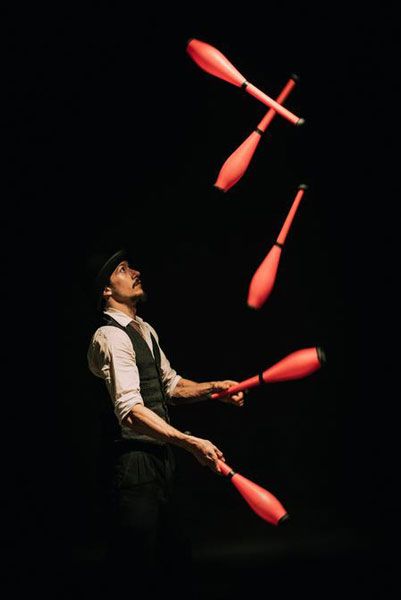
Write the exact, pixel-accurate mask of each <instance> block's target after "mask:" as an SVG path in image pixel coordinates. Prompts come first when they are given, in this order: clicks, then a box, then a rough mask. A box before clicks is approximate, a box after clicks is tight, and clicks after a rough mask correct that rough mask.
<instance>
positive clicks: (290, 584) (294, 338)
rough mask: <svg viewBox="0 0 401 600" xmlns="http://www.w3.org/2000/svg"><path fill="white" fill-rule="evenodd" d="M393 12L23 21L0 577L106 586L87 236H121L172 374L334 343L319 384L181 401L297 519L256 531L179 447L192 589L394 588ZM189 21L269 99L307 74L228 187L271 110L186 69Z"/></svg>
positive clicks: (15, 66) (116, 11) (16, 55)
mask: <svg viewBox="0 0 401 600" xmlns="http://www.w3.org/2000/svg"><path fill="white" fill-rule="evenodd" d="M396 23H397V21H396V19H395V15H394V14H393V11H392V10H391V9H390V8H387V9H381V10H379V11H376V12H374V11H373V10H372V12H370V13H369V12H368V11H367V10H366V9H364V11H363V12H361V13H360V12H358V11H356V10H355V13H351V12H350V9H349V7H342V8H341V7H339V6H338V5H336V6H335V7H334V6H333V7H332V9H330V8H326V9H325V11H323V10H321V11H316V9H313V10H312V9H311V8H308V7H305V6H302V7H301V6H298V7H296V8H294V7H292V6H287V7H283V8H282V9H279V8H275V9H270V8H267V7H265V8H264V9H260V8H257V7H254V8H252V7H251V6H248V5H247V6H246V7H244V8H243V9H242V10H241V11H240V10H239V9H238V10H237V9H235V8H234V7H233V6H231V7H227V9H226V11H224V10H223V8H222V7H220V11H219V12H218V14H217V13H216V7H214V9H213V10H212V8H211V7H210V8H207V7H205V6H203V7H200V6H197V7H193V6H189V5H188V6H187V7H186V8H185V9H180V10H178V9H174V8H171V7H170V8H168V9H167V8H166V7H165V8H163V9H156V8H154V9H151V8H149V9H144V8H142V9H141V11H140V13H139V12H138V13H137V12H136V11H134V10H132V11H131V10H128V9H124V10H123V9H121V8H115V7H114V8H112V7H111V6H108V7H106V5H103V6H102V8H100V7H97V8H96V9H95V8H93V9H89V8H85V9H83V8H82V7H81V8H80V9H77V10H76V11H73V10H70V11H67V10H66V11H62V10H57V11H54V10H53V11H52V12H48V11H47V10H46V11H45V10H42V11H40V10H36V9H35V11H31V13H29V14H28V13H24V14H20V15H16V16H13V19H12V20H11V21H10V29H9V41H10V44H9V46H10V61H9V65H10V66H11V69H10V78H9V83H10V89H11V93H12V96H11V98H12V109H13V111H12V115H15V117H14V116H12V117H11V120H10V123H11V126H12V128H13V130H15V133H14V131H13V142H16V145H13V147H16V150H17V152H16V153H14V152H11V157H12V161H11V169H10V174H11V178H10V182H11V184H10V192H11V193H10V199H9V200H7V203H6V206H5V208H4V224H5V231H4V236H3V238H5V237H6V236H7V239H9V240H10V239H11V240H12V241H11V243H10V242H9V243H8V244H7V245H6V252H5V265H6V267H11V268H10V270H9V271H8V270H7V275H6V280H7V285H6V286H5V288H6V294H5V300H6V311H7V312H6V314H8V308H10V309H11V310H12V318H8V317H6V324H7V325H10V334H8V337H7V339H8V341H9V345H8V346H9V347H12V351H9V350H8V351H7V357H8V358H11V361H10V362H11V364H10V369H11V370H10V373H11V372H12V373H13V377H14V380H12V381H14V384H13V385H12V391H11V394H10V395H9V396H8V400H7V399H6V404H7V406H8V407H10V406H11V412H12V415H13V417H14V419H15V420H16V424H15V427H8V426H5V427H4V429H5V434H6V433H10V434H11V435H10V438H11V441H10V443H9V446H8V452H7V454H6V456H7V461H6V462H7V464H8V465H12V466H11V473H10V475H9V476H8V475H7V476H5V480H6V482H8V481H9V482H10V484H9V485H8V484H6V489H7V490H8V491H9V492H10V493H7V494H6V496H7V498H9V499H10V502H9V505H10V508H9V510H10V513H9V514H10V517H8V518H7V519H6V521H7V524H9V525H10V526H9V527H7V528H6V529H7V533H8V535H7V538H6V539H7V547H8V549H9V554H10V557H11V561H10V569H9V570H8V573H9V576H10V577H9V580H10V587H11V589H13V588H14V586H16V585H17V584H18V583H21V578H20V577H19V573H20V569H21V564H23V565H25V568H27V569H29V573H30V576H31V577H32V579H29V583H28V582H27V581H26V580H24V578H22V582H23V584H24V586H25V585H26V586H27V589H31V586H32V581H35V582H36V583H38V584H39V585H40V586H41V587H42V590H45V589H46V590H49V593H54V591H55V590H57V593H58V594H59V595H61V596H62V597H64V596H65V597H77V596H79V594H80V593H82V594H87V593H93V594H100V593H101V590H100V589H99V588H100V585H99V580H100V578H99V573H100V572H101V569H102V558H103V552H104V537H105V536H104V526H103V517H104V515H103V510H104V506H103V503H102V487H101V476H100V473H101V468H100V465H101V450H102V439H103V437H102V436H103V434H102V421H103V417H104V413H105V411H106V410H107V397H106V395H105V392H104V390H103V388H102V385H101V383H100V382H98V381H96V380H94V378H93V377H92V376H91V375H90V373H89V372H88V370H87V366H86V350H87V346H88V342H89V339H90V336H91V334H92V332H93V329H94V327H95V326H96V320H95V315H94V314H93V310H92V306H91V304H90V301H89V298H88V295H87V282H86V281H85V269H84V265H85V261H86V259H87V257H88V255H90V254H91V253H92V252H94V251H97V250H105V251H110V252H112V251H114V250H115V249H117V248H119V247H121V246H123V245H128V247H130V248H131V249H132V251H133V253H134V254H135V256H137V266H138V268H139V269H140V270H141V273H142V280H143V284H144V287H145V288H146V290H147V292H148V302H147V303H146V304H144V305H143V306H141V312H140V314H141V316H142V317H143V318H144V319H145V320H148V321H149V322H150V323H151V324H152V325H153V326H154V327H155V328H156V330H157V331H158V333H159V337H160V341H161V345H162V347H163V349H164V350H165V352H166V354H167V356H168V357H169V359H170V361H171V363H172V365H173V367H174V368H175V369H176V370H177V371H178V372H179V373H180V374H181V375H183V376H184V377H187V378H191V379H194V380H197V381H205V380H209V379H219V378H232V379H236V380H241V379H245V378H246V377H249V376H251V375H253V374H255V373H256V372H257V370H258V369H260V368H266V367H267V366H269V365H271V364H273V363H274V362H276V361H278V360H279V359H281V358H282V357H284V356H285V355H286V354H289V353H290V352H292V351H294V350H296V349H299V348H304V347H309V346H316V345H320V346H322V347H323V348H324V349H325V351H326V354H327V358H328V363H327V366H326V367H325V369H323V370H321V371H319V372H317V373H315V374H314V375H312V376H311V377H310V378H307V379H304V380H300V381H294V382H288V383H282V384H276V385H271V386H269V387H267V388H265V389H263V390H262V389H258V390H256V391H253V392H252V393H251V394H249V396H248V398H247V403H246V406H245V407H244V408H243V409H241V410H238V409H236V408H235V407H232V406H229V405H226V404H222V403H219V404H215V403H212V402H210V403H202V404H198V405H192V406H189V407H185V408H181V409H178V408H174V409H172V420H173V423H174V424H175V425H176V426H177V427H178V428H180V429H183V430H190V431H192V432H193V433H194V434H195V435H198V436H200V437H206V438H209V439H211V440H213V441H214V442H215V443H216V444H217V445H218V446H219V447H220V448H221V449H222V450H223V451H224V453H225V456H226V460H227V462H228V463H229V464H230V465H231V466H232V467H233V468H234V469H236V470H238V471H239V472H240V473H242V474H243V475H245V476H246V477H248V478H249V479H251V480H253V481H255V482H257V483H259V484H260V485H263V486H264V487H266V488H267V489H269V490H270V491H272V492H273V493H274V494H275V495H277V497H278V498H279V499H280V500H281V501H282V503H283V504H284V505H285V506H286V508H287V509H288V511H289V513H290V515H291V522H290V524H289V525H288V527H287V528H286V529H276V528H274V527H273V526H270V525H268V524H267V523H265V522H263V521H262V520H260V519H259V518H258V517H257V516H256V515H255V514H254V513H253V512H252V511H251V510H250V509H249V508H248V506H247V505H246V503H245V501H244V500H243V499H242V498H241V496H240V495H239V494H238V492H237V491H236V490H235V489H234V487H233V486H232V485H231V484H229V482H227V481H225V480H223V479H220V478H218V477H216V476H215V475H214V474H213V473H211V472H210V471H206V470H204V469H202V467H200V465H198V464H197V463H196V462H194V461H193V459H192V457H190V456H189V455H186V454H184V453H183V452H182V451H179V450H177V453H176V454H177V460H178V465H179V476H178V482H177V483H178V500H177V501H178V502H179V504H180V506H181V511H182V513H183V515H184V517H185V519H186V521H187V523H188V526H189V529H190V531H191V537H192V541H193V548H194V557H195V566H196V574H197V577H199V586H200V590H201V595H202V597H208V598H236V597H238V598H239V597H242V595H243V594H244V593H248V590H249V587H253V586H254V585H261V586H263V590H264V591H265V593H266V594H268V593H269V592H275V593H280V594H281V595H282V597H287V595H286V594H288V597H290V595H291V594H292V593H294V591H298V592H299V591H300V590H302V591H305V592H308V594H309V595H314V594H316V597H325V598H327V597H332V596H331V594H332V595H333V597H334V596H335V595H338V593H340V592H341V593H343V592H344V591H350V590H351V591H352V593H354V594H355V597H359V596H358V594H362V593H363V595H364V596H365V597H392V596H391V595H390V594H392V593H393V590H394V588H395V581H394V565H395V550H394V546H396V544H393V541H394V538H395V536H396V524H397V520H398V519H397V514H398V513H397V502H398V498H397V495H396V487H397V486H396V480H397V479H398V478H397V461H396V458H395V452H396V435H397V429H398V428H397V425H396V421H395V408H396V404H397V402H398V400H397V396H398V392H397V382H398V377H396V371H395V363H396V346H397V336H398V319H397V316H398V315H397V310H398V304H397V303H398V298H397V294H398V287H397V284H398V278H397V275H398V273H397V271H396V260H395V259H394V256H395V255H396V250H397V243H396V238H397V233H396V221H395V209H396V206H397V197H396V177H395V176H394V175H395V174H396V164H395V163H396V161H395V156H396V143H395V135H394V130H395V127H396V126H397V125H398V123H399V117H398V115H397V110H398V106H397V96H396V87H397V83H398V81H397V80H398V70H397V69H396V68H395V66H396V56H397V53H396V40H397V37H398V36H399V31H397V25H396ZM191 37H195V38H198V39H201V40H204V41H206V42H208V43H210V44H212V45H214V46H215V47H217V48H218V49H219V50H220V51H221V52H223V53H224V54H225V55H226V56H227V57H228V58H229V60H231V62H233V63H234V65H235V66H236V67H237V68H238V69H239V70H240V71H241V73H243V74H244V76H246V78H247V79H248V80H249V81H251V82H252V83H254V84H255V85H256V86H257V87H259V88H260V89H262V90H264V91H265V92H266V93H268V94H269V95H270V96H273V97H276V96H277V95H278V93H279V92H280V90H281V88H282V87H283V86H284V84H285V83H286V81H287V79H288V77H289V75H290V74H291V73H297V74H298V75H299V76H300V82H299V84H298V85H297V86H296V88H295V89H294V91H293V92H292V94H291V96H290V97H289V99H288V100H287V102H286V106H288V108H289V109H290V110H292V111H294V112H295V113H297V114H298V115H300V116H302V117H304V118H305V119H306V123H305V125H304V126H303V127H302V128H296V127H294V126H292V125H291V124H289V123H288V122H287V121H285V120H283V119H281V118H280V117H276V119H275V120H274V121H273V123H272V125H271V127H270V128H269V134H268V135H267V136H265V137H264V138H263V139H262V141H261V143H260V145H259V147H258V149H257V151H256V153H255V156H254V158H253V159H252V162H251V164H250V166H249V169H248V170H247V172H246V174H245V175H244V177H243V178H242V179H241V180H240V181H239V182H238V183H237V185H235V186H234V187H233V188H232V189H231V190H230V191H229V192H227V193H226V194H222V193H221V192H219V191H217V190H216V189H215V188H214V187H213V183H214V182H215V180H216V178H217V175H218V172H219V170H220V168H221V165H222V164H223V162H224V160H225V159H226V158H227V157H228V156H229V154H230V153H231V152H232V151H233V150H234V149H235V148H236V147H237V146H238V145H239V144H240V143H241V142H242V141H243V140H244V139H245V138H246V137H247V135H248V134H249V133H250V131H251V130H252V129H253V128H254V127H255V125H257V123H258V122H259V121H260V120H261V118H262V117H263V115H264V114H265V113H266V111H267V108H265V107H264V106H263V105H262V104H260V103H259V102H257V101H256V100H254V99H252V98H251V97H250V96H249V95H247V94H244V93H243V92H241V91H240V90H239V89H237V88H235V87H234V86H232V85H229V84H228V83H226V82H223V81H222V80H220V79H217V78H214V77H212V76H210V75H208V74H206V73H205V72H203V71H202V70H200V69H199V68H198V67H197V66H196V65H195V63H193V62H192V61H191V60H190V58H189V57H188V55H187V54H186V52H185V47H186V43H187V41H188V39H189V38H191ZM300 183H307V184H308V185H309V190H308V191H307V192H306V194H305V197H304V200H303V202H302V204H301V206H300V209H299V211H298V214H297V216H296V219H295V221H294V224H293V227H292V229H291V231H290V234H289V236H288V239H287V243H286V248H285V250H284V252H283V255H282V259H281V262H280V266H279V272H278V278H277V281H276V286H275V288H274V291H273V293H272V295H271V297H270V298H269V300H268V302H267V303H266V304H265V306H264V307H263V308H262V309H261V310H260V311H258V312H257V313H255V314H253V313H252V314H251V313H250V312H249V311H248V309H247V308H246V294H247V289H248V285H249V281H250V278H251V276H252V274H253V272H254V270H255V268H256V266H257V265H258V264H259V262H260V261H261V260H262V258H263V257H264V256H265V254H266V252H267V251H268V249H269V248H270V247H271V244H272V243H273V241H274V239H275V237H276V235H277V233H278V231H279V229H280V227H281V224H282V222H283V220H284V218H285V216H286V214H287V212H288V209H289V207H290V205H291V202H292V200H293V197H294V195H295V193H296V189H297V186H298V185H299V184H300ZM397 191H398V190H397ZM15 192H17V197H16V199H15V200H14V193H15ZM13 342H14V343H13ZM8 379H11V377H9V378H8ZM15 382H16V383H15ZM14 403H15V405H14ZM21 405H22V408H23V409H22V411H21ZM5 437H6V436H5ZM21 440H22V441H25V440H28V441H29V443H28V445H26V444H23V443H21ZM21 448H24V449H23V450H21ZM14 458H15V460H14ZM14 492H16V493H14ZM6 514H7V515H8V513H6ZM11 515H13V516H12V517H11ZM179 581H180V573H179V569H177V585H179ZM390 590H391V591H390ZM370 594H372V596H370ZM380 594H381V595H380Z"/></svg>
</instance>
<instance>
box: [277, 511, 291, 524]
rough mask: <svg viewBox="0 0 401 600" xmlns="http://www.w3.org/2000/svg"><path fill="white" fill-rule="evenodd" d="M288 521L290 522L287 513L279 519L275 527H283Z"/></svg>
mask: <svg viewBox="0 0 401 600" xmlns="http://www.w3.org/2000/svg"><path fill="white" fill-rule="evenodd" d="M289 520H290V515H289V514H288V513H285V515H283V516H282V517H281V519H279V521H278V523H277V525H283V524H285V523H288V521H289Z"/></svg>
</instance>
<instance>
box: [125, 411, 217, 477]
mask: <svg viewBox="0 0 401 600" xmlns="http://www.w3.org/2000/svg"><path fill="white" fill-rule="evenodd" d="M123 425H126V426H128V427H130V428H131V429H133V430H134V431H137V432H138V433H145V434H146V435H149V436H151V437H153V438H154V439H156V440H159V441H161V442H167V443H169V444H174V445H175V446H179V447H180V448H183V449H184V450H187V451H188V452H191V453H192V454H193V455H194V456H195V458H196V459H197V460H198V461H199V462H200V463H201V464H202V465H205V466H208V467H210V468H211V469H212V470H213V471H217V472H220V467H219V460H224V456H223V453H222V452H221V450H219V449H218V448H217V447H216V446H215V445H214V444H213V443H212V442H210V441H209V440H204V439H201V438H197V437H195V436H193V435H188V434H186V433H182V431H179V430H178V429H175V427H172V426H171V425H169V424H168V423H166V421H164V420H163V419H161V418H160V417H159V416H158V415H157V414H156V413H154V412H153V411H152V410H150V409H149V408H146V406H144V405H143V404H136V405H135V406H133V407H132V408H131V411H130V412H129V414H128V415H127V416H126V417H125V418H124V419H123Z"/></svg>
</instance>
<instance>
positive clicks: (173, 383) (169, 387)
mask: <svg viewBox="0 0 401 600" xmlns="http://www.w3.org/2000/svg"><path fill="white" fill-rule="evenodd" d="M180 379H182V377H181V375H175V376H174V377H173V379H172V380H171V381H170V382H169V384H168V385H167V386H166V394H167V396H169V398H171V397H172V395H173V393H174V390H175V388H176V387H177V383H178V382H179V381H180Z"/></svg>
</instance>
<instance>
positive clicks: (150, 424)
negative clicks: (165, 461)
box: [123, 404, 191, 450]
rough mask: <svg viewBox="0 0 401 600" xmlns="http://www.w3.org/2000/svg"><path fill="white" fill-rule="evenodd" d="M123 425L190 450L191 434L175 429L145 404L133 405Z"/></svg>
mask: <svg viewBox="0 0 401 600" xmlns="http://www.w3.org/2000/svg"><path fill="white" fill-rule="evenodd" d="M123 425H125V426H127V427H130V428H131V429H133V430H134V431H136V432H137V433H144V434H145V435H149V436H150V437H153V438H154V439H156V440H159V441H161V442H167V443H169V444H174V445H175V446H181V447H182V448H185V449H186V450H188V445H189V442H190V438H191V436H189V435H187V434H185V433H182V432H181V431H179V430H178V429H175V427H172V426H171V425H169V423H167V422H166V421H164V420H163V419H161V418H160V417H159V416H158V415H157V414H156V413H155V412H153V411H152V410H150V409H149V408H146V406H144V405H143V404H135V406H133V407H132V409H131V411H130V412H129V413H128V415H127V416H126V417H125V419H124V420H123Z"/></svg>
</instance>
